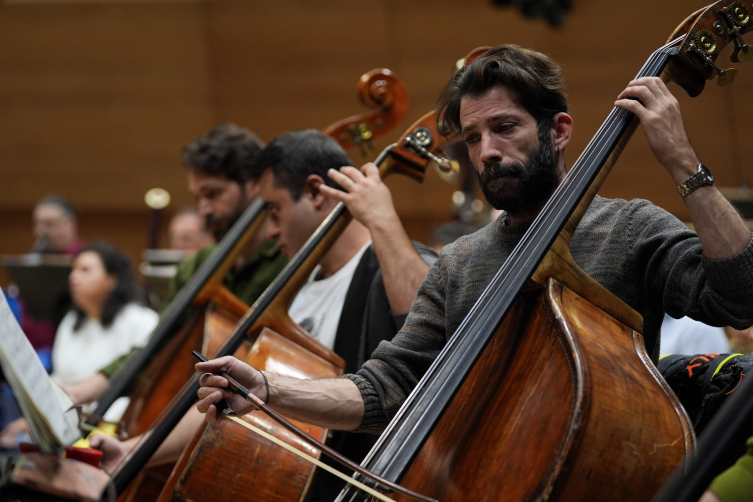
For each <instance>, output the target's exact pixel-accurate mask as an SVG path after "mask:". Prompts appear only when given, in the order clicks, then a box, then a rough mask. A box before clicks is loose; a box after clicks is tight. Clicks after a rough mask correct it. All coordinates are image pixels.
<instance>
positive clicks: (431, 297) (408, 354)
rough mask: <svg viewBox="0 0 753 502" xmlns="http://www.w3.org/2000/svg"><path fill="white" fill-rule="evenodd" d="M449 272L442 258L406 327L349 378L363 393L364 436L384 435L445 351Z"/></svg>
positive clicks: (430, 274) (423, 287)
mask: <svg viewBox="0 0 753 502" xmlns="http://www.w3.org/2000/svg"><path fill="white" fill-rule="evenodd" d="M444 275H445V271H444V270H443V264H442V258H441V257H440V258H439V260H438V261H437V262H436V263H435V264H434V265H433V266H432V267H431V269H430V270H429V273H428V275H427V277H426V280H425V281H424V283H423V284H422V285H421V287H420V288H419V290H418V295H417V297H416V301H415V302H414V303H413V307H412V308H411V311H410V313H409V314H408V317H407V319H406V321H405V325H404V326H403V328H402V329H401V330H400V332H399V333H398V334H397V335H396V336H395V337H394V338H393V339H392V340H391V341H382V342H381V343H380V344H379V346H378V347H377V349H376V350H375V351H374V353H373V354H372V355H371V359H369V360H368V361H366V363H364V365H363V366H362V367H361V369H360V370H359V371H358V372H357V373H356V374H355V375H346V378H349V379H351V380H352V381H353V382H354V383H355V384H356V385H357V386H358V389H359V390H360V391H361V397H362V398H363V400H364V403H365V407H366V414H365V416H364V420H363V422H362V423H361V426H360V427H359V428H358V429H357V431H358V432H373V433H375V432H380V431H382V430H384V428H385V427H386V426H387V424H388V423H389V421H390V420H391V419H392V417H393V416H394V415H395V414H396V413H397V411H398V409H399V408H400V406H401V405H402V404H403V402H404V401H405V399H406V397H407V396H408V394H409V393H410V392H411V390H412V389H413V388H414V387H415V386H416V384H417V383H418V381H419V380H420V379H421V377H422V376H423V375H424V373H425V372H426V371H427V370H428V368H429V366H430V365H431V363H432V362H433V361H434V359H435V358H436V356H437V355H438V354H439V351H440V350H441V349H442V347H444V345H445V341H446V337H445V324H444V301H445V295H444V289H445V277H444Z"/></svg>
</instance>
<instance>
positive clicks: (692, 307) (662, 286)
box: [628, 201, 753, 329]
mask: <svg viewBox="0 0 753 502" xmlns="http://www.w3.org/2000/svg"><path fill="white" fill-rule="evenodd" d="M628 232H629V234H630V236H631V239H630V242H631V248H630V254H631V261H632V262H633V264H634V267H633V270H639V271H641V273H642V274H643V277H641V278H640V279H641V280H642V282H643V284H644V285H645V291H646V296H647V298H646V301H649V302H655V303H656V304H659V305H663V306H664V310H665V311H666V312H667V313H668V314H669V315H670V316H672V317H674V318H681V317H683V316H685V315H686V316H688V317H691V318H692V319H695V320H697V321H701V322H703V323H705V324H709V325H712V326H733V327H736V328H738V329H744V328H746V327H748V326H750V325H751V324H753V239H751V241H750V242H749V243H748V246H747V247H746V248H745V249H744V250H742V251H741V252H740V253H738V254H737V255H735V256H732V257H730V258H726V259H723V260H710V259H708V258H706V257H705V255H704V254H703V249H702V248H701V244H700V241H699V240H698V236H697V235H696V234H695V232H693V231H691V230H689V229H688V228H686V227H685V225H683V224H682V223H681V222H680V221H679V220H677V219H676V218H675V217H674V216H672V215H670V214H669V213H667V212H666V211H664V210H662V209H659V208H657V207H656V206H653V205H651V204H650V203H648V202H646V201H639V202H638V203H637V204H636V208H635V210H634V212H633V214H632V215H631V218H630V223H629V229H628Z"/></svg>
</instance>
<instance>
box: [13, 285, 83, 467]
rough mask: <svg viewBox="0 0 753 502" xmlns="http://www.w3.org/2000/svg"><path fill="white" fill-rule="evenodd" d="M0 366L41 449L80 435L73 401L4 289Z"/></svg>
mask: <svg viewBox="0 0 753 502" xmlns="http://www.w3.org/2000/svg"><path fill="white" fill-rule="evenodd" d="M0 366H2V368H3V373H4V374H5V378H6V379H7V381H8V384H9V385H10V386H11V388H12V389H13V393H14V395H15V396H16V399H17V400H18V404H19V406H20V407H21V411H22V413H23V415H24V417H25V418H26V420H27V421H28V422H29V427H30V428H31V436H32V437H33V438H34V440H35V441H36V442H37V444H38V445H39V449H40V450H41V451H42V452H45V453H47V452H52V451H55V450H58V449H59V448H61V447H63V446H68V445H70V444H72V443H74V442H75V441H77V440H78V439H79V438H80V437H81V433H80V431H79V429H78V413H77V412H76V410H73V409H71V406H72V405H73V403H72V402H71V400H70V399H68V396H67V395H66V394H65V392H63V391H62V389H60V388H59V387H58V386H57V385H55V384H54V383H53V382H52V380H50V377H49V376H48V375H47V371H45V369H44V366H42V362H41V361H40V360H39V357H38V356H37V353H36V352H35V351H34V348H33V347H32V346H31V343H29V340H28V338H26V335H25V334H24V332H23V331H21V326H19V325H18V322H17V321H16V318H15V317H14V316H13V312H12V311H11V309H10V306H9V305H8V300H6V298H5V295H4V294H3V293H2V291H1V290H0Z"/></svg>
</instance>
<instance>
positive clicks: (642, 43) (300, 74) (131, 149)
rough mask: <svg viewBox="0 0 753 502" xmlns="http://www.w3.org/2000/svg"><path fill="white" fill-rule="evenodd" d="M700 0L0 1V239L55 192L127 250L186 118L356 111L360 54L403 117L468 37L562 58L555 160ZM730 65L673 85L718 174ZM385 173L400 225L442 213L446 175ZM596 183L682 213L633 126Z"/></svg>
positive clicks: (747, 144) (736, 155)
mask: <svg viewBox="0 0 753 502" xmlns="http://www.w3.org/2000/svg"><path fill="white" fill-rule="evenodd" d="M707 1H708V0H665V1H664V2H661V4H660V5H659V4H657V3H656V2H655V1H651V0H635V1H634V2H631V3H630V5H629V6H627V5H626V4H625V3H624V2H623V3H616V2H598V1H596V0H577V1H574V2H573V9H572V11H571V12H570V14H569V15H568V17H567V21H566V24H565V26H564V27H563V28H561V29H552V28H550V27H548V26H547V25H545V24H544V23H543V22H542V21H531V20H526V19H524V18H523V17H521V15H520V14H519V13H518V12H517V11H516V10H514V9H496V8H493V7H492V6H491V5H490V2H488V1H487V0H474V1H468V2H456V1H450V0H411V1H404V2H398V1H395V0H376V1H372V2H360V3H359V2H355V3H354V2H352V1H345V0H333V1H330V2H326V3H318V4H317V3H311V2H306V1H303V0H291V1H288V2H276V3H268V2H267V3H263V2H262V3H259V2H248V1H245V0H213V1H207V0H196V1H185V2H159V1H143V2H131V1H127V0H123V1H118V0H112V1H108V2H99V1H96V0H92V1H88V2H87V1H78V2H73V3H66V2H50V3H45V2H44V1H42V2H30V3H22V2H18V3H14V2H12V1H11V2H10V3H6V4H5V5H3V6H0V224H1V225H2V228H0V230H1V231H2V234H1V235H0V254H4V253H11V252H14V253H15V252H19V251H23V250H24V249H28V247H29V246H30V244H31V237H30V236H29V235H28V233H25V231H21V229H23V228H26V229H27V230H28V224H29V223H28V221H29V216H28V215H29V213H30V211H31V208H32V206H33V204H34V201H36V200H37V199H38V198H40V197H41V196H43V195H45V194H46V193H49V192H61V193H64V194H66V195H68V196H69V197H70V198H71V199H72V200H73V202H74V203H75V204H76V205H77V206H78V207H79V208H80V209H81V210H82V213H83V214H84V215H85V216H86V218H85V221H82V227H84V231H83V233H84V235H86V236H87V237H89V236H96V235H105V236H108V238H109V239H110V240H113V241H116V244H118V245H119V246H121V247H123V248H125V249H126V250H127V251H128V252H129V253H130V254H131V255H132V256H134V257H136V256H138V255H139V252H140V250H141V248H142V247H143V245H144V241H145V236H144V233H145V231H146V230H145V229H146V223H145V219H146V216H145V213H144V209H143V202H142V198H143V194H144V192H145V191H146V190H147V189H148V188H151V187H153V186H162V187H164V188H166V189H168V190H169V191H170V192H171V194H172V195H173V198H174V200H175V205H174V206H173V207H175V206H177V205H181V204H185V203H189V202H190V200H189V198H188V196H187V194H186V192H185V179H184V176H183V172H182V168H181V167H180V148H181V146H182V145H183V144H185V143H186V142H188V141H190V140H191V139H193V138H194V137H196V136H197V135H199V134H202V133H204V132H205V131H206V130H207V129H209V128H210V127H212V126H214V125H216V124H218V123H221V122H225V121H233V122H236V123H238V124H241V125H243V126H246V127H249V128H250V129H252V130H254V131H255V132H257V133H258V134H259V135H260V136H261V137H262V138H263V139H265V140H270V139H271V138H273V137H274V136H275V135H277V134H280V133H281V132H284V131H287V130H291V129H299V128H303V127H315V128H321V127H324V126H326V125H327V124H329V123H331V122H333V121H335V120H339V119H341V118H344V117H346V116H349V115H352V114H355V113H362V112H363V111H364V109H363V108H362V107H361V106H360V105H359V103H358V102H357V101H356V99H355V85H356V81H357V79H358V77H359V76H360V75H361V74H362V73H363V72H365V71H367V70H370V69H372V68H376V67H387V68H390V69H391V70H393V71H395V72H397V73H398V75H399V76H400V77H401V78H402V79H403V80H404V81H405V83H406V85H407V86H408V90H409V92H410V95H411V103H412V104H411V109H410V111H409V115H408V117H407V118H406V120H404V121H403V124H401V125H400V126H399V129H404V128H405V127H407V126H408V125H409V124H410V123H411V122H412V121H413V120H415V119H416V118H418V117H419V116H421V115H422V114H423V113H425V112H426V111H428V110H430V109H431V107H432V105H433V103H434V99H435V97H436V95H437V93H438V91H439V89H440V88H441V86H442V85H443V84H444V82H445V81H446V79H447V78H448V77H449V75H450V74H451V72H452V71H453V68H454V63H455V61H456V60H457V59H458V58H460V57H462V56H463V55H465V54H466V53H467V52H468V51H469V50H471V49H472V48H474V47H476V46H479V45H494V44H498V43H517V44H520V45H522V46H528V47H532V48H534V49H537V50H541V51H543V52H546V53H548V54H550V55H552V56H553V57H554V58H555V59H556V60H557V61H559V62H560V63H561V64H562V66H563V68H564V72H565V76H566V78H567V80H568V82H569V87H568V94H569V98H570V106H571V113H572V115H573V117H574V119H575V136H574V138H573V141H572V143H571V145H570V147H569V148H568V151H567V158H568V162H569V163H572V162H573V161H574V160H575V159H576V158H577V156H578V154H579V153H580V151H581V150H582V149H583V148H584V147H585V145H586V144H587V142H588V140H589V139H590V138H591V136H592V135H593V133H594V132H595V131H596V130H597V128H598V127H599V125H600V124H601V122H602V121H603V119H604V118H605V117H606V115H607V113H608V112H609V110H610V109H611V108H612V106H613V102H614V99H615V98H616V96H617V94H619V92H620V91H621V90H622V89H623V88H624V87H625V86H626V84H627V82H628V81H629V80H630V79H631V78H632V77H633V76H634V75H635V74H636V73H637V71H638V70H639V68H640V67H641V66H642V64H643V62H644V61H645V60H646V59H647V58H648V56H649V55H650V54H651V52H652V51H653V50H654V49H655V48H657V47H658V46H660V45H661V44H662V43H663V41H664V40H665V39H666V38H667V36H668V35H669V34H670V33H671V32H672V30H673V29H674V27H675V26H676V25H677V24H678V23H679V22H680V21H681V20H682V19H683V18H684V17H685V16H686V15H687V14H689V13H690V12H691V11H693V10H696V9H697V8H699V7H702V6H703V5H705V4H706V3H707ZM749 42H750V40H749ZM728 52H729V50H728ZM722 59H724V60H726V56H724V57H723V58H722ZM737 66H738V69H739V71H740V76H739V77H738V82H736V83H735V84H733V85H732V86H729V87H727V88H724V89H721V88H719V87H717V86H716V83H715V82H709V83H708V84H707V90H706V91H705V92H704V93H703V94H702V95H701V96H700V97H699V98H696V99H690V98H688V97H687V96H684V94H683V93H682V91H681V90H679V89H677V90H676V91H675V94H676V95H677V96H678V99H679V100H680V103H681V107H682V109H683V112H684V116H685V122H686V128H687V130H688V131H689V133H690V136H691V139H692V141H693V144H694V146H695V147H696V149H697V150H698V152H699V154H700V156H701V158H702V160H703V161H704V162H706V163H707V164H708V165H709V167H711V169H712V170H713V171H714V174H715V176H716V178H717V179H718V180H719V183H720V184H723V185H726V186H738V185H740V184H741V183H744V182H748V183H750V181H751V172H752V171H751V166H750V159H751V156H752V155H753V145H751V141H750V140H749V138H750V137H751V135H752V134H753V125H752V124H751V122H750V120H749V119H748V117H749V116H750V113H749V112H750V110H751V106H752V105H753V103H752V102H751V99H750V93H749V92H748V90H749V89H750V88H751V84H753V65H750V68H748V67H747V66H748V65H737ZM399 132H400V131H395V132H394V133H393V134H392V135H390V137H387V138H384V139H380V140H378V141H377V142H376V146H377V149H381V148H382V147H383V146H385V145H387V144H388V143H389V142H391V141H394V139H395V138H397V136H398V135H399ZM353 157H354V159H353V160H354V162H356V163H359V162H360V161H361V159H360V158H359V156H358V154H357V153H355V154H354V155H353ZM388 184H389V185H390V187H391V188H392V189H393V193H394V198H395V201H396V204H397V206H398V210H399V212H400V214H401V216H402V217H403V219H404V222H405V225H406V227H407V228H408V230H409V231H410V233H411V234H412V235H413V236H414V237H415V238H418V239H421V240H425V239H426V238H428V234H429V232H430V231H431V229H432V228H433V226H434V225H435V224H438V223H439V222H441V221H446V220H447V219H449V218H450V217H451V207H450V206H451V205H450V196H451V193H452V192H453V191H454V190H455V189H456V188H455V186H453V185H450V184H447V183H446V182H444V181H441V180H439V178H438V177H437V176H436V174H435V173H429V174H428V175H427V178H426V181H425V183H424V185H423V186H422V187H421V188H416V184H415V182H414V181H411V180H404V179H392V180H390V181H388ZM602 193H603V194H604V195H605V196H609V197H624V198H633V197H643V198H648V199H650V200H652V201H653V202H655V203H657V204H658V205H661V206H663V207H665V208H666V209H668V210H670V211H671V212H673V213H675V214H676V215H678V216H679V217H681V218H686V217H687V215H686V213H685V210H684V208H683V205H682V201H681V199H680V198H679V197H678V196H677V195H676V193H675V191H674V186H673V183H672V181H671V179H670V178H669V176H668V175H667V174H666V173H665V171H664V170H663V169H662V168H661V167H660V166H659V165H658V163H657V162H656V161H655V160H654V158H653V156H652V155H651V153H650V151H649V149H648V146H647V144H646V141H645V139H644V138H643V134H642V132H640V130H639V132H638V133H637V134H636V136H635V138H634V139H633V141H632V142H631V144H630V145H629V146H628V148H627V149H626V151H625V153H624V156H623V158H622V159H621V161H620V163H618V165H617V166H616V168H615V170H614V172H613V174H612V176H611V177H610V179H609V180H608V181H607V183H606V185H605V186H604V188H603V190H602ZM87 215H88V216H87ZM126 221H127V222H128V223H126ZM111 222H117V227H115V226H113V225H112V223H111ZM142 225H143V228H142ZM24 235H26V237H24ZM0 284H4V279H3V277H2V276H0Z"/></svg>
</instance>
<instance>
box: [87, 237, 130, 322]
mask: <svg viewBox="0 0 753 502" xmlns="http://www.w3.org/2000/svg"><path fill="white" fill-rule="evenodd" d="M88 251H91V252H94V253H97V255H98V256H99V259H100V260H102V265H103V266H104V269H105V272H107V274H108V275H114V276H115V277H116V278H117V282H116V284H115V288H113V290H112V291H110V294H109V295H108V296H107V300H105V305H104V308H103V309H102V319H101V323H102V326H104V327H105V328H109V327H110V326H111V325H112V323H113V321H114V320H115V317H116V316H117V315H118V312H120V310H121V309H122V308H123V307H125V306H126V305H127V304H128V303H130V302H132V301H135V300H136V299H137V298H138V296H139V287H138V284H137V283H136V279H135V278H134V275H133V268H132V267H131V261H130V260H129V259H128V258H127V257H126V256H125V255H123V254H121V253H120V252H119V251H118V250H117V249H115V248H114V247H113V246H111V245H110V244H108V243H106V242H95V243H94V244H89V245H87V246H84V247H83V248H82V249H81V251H79V252H78V253H76V255H75V256H74V260H75V258H77V257H78V256H79V255H81V253H86V252H88ZM73 310H74V311H75V312H76V322H75V323H74V324H73V331H78V330H79V329H80V328H81V327H82V326H83V325H84V321H86V313H85V312H84V311H83V310H81V308H80V307H79V306H78V305H76V304H75V303H74V304H73Z"/></svg>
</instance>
